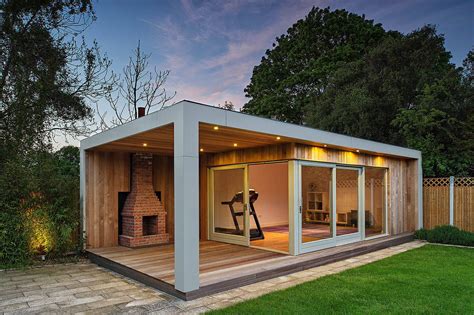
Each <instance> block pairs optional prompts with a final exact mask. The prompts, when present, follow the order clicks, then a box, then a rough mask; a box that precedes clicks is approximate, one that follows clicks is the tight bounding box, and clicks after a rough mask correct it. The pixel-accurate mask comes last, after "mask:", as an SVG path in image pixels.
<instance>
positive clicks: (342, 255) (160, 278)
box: [87, 233, 413, 300]
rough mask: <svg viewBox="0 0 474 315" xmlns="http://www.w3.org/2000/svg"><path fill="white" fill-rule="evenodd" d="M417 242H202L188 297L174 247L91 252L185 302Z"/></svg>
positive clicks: (101, 262) (93, 258)
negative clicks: (292, 250) (284, 250)
mask: <svg viewBox="0 0 474 315" xmlns="http://www.w3.org/2000/svg"><path fill="white" fill-rule="evenodd" d="M412 239H413V234H412V233H406V234H401V235H396V236H386V237H380V238H376V239H373V240H369V241H362V242H357V243H352V244H348V245H343V246H337V247H333V248H329V249H324V250H319V251H316V252H312V253H308V254H302V255H299V256H290V255H285V254H280V253H276V252H271V251H266V250H262V249H257V248H251V247H244V246H239V245H232V244H226V243H220V242H214V241H201V242H200V255H199V258H200V261H199V267H200V275H199V278H200V287H199V289H197V290H195V291H191V292H187V293H183V292H180V291H177V290H176V289H174V246H173V245H162V246H153V247H147V248H138V249H131V248H127V247H122V246H117V247H108V248H96V249H88V250H87V251H88V254H89V258H90V259H91V261H92V262H95V263H97V264H99V265H102V266H104V267H106V268H109V269H111V270H113V271H115V272H118V273H121V274H123V275H125V276H127V277H130V278H132V279H135V280H137V281H140V282H142V283H144V284H146V285H149V286H152V287H155V288H157V289H159V290H162V291H165V292H167V293H170V294H172V295H175V296H178V297H180V298H182V299H185V300H191V299H195V298H198V297H202V296H206V295H209V294H212V293H216V292H221V291H225V290H228V289H231V288H236V287H240V286H243V285H247V284H251V283H255V282H258V281H262V280H266V279H270V278H274V277H278V276H281V275H286V274H290V273H292V272H297V271H301V270H305V269H308V268H313V267H316V266H321V265H324V264H328V263H331V262H335V261H339V260H343V259H347V258H350V257H354V256H357V255H361V254H364V253H369V252H372V251H375V250H379V249H382V248H386V247H389V246H394V245H398V244H401V243H404V242H407V241H410V240H412Z"/></svg>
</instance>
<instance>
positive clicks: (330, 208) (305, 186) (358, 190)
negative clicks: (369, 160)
mask: <svg viewBox="0 0 474 315" xmlns="http://www.w3.org/2000/svg"><path fill="white" fill-rule="evenodd" d="M362 178H363V175H362V168H358V167H346V166H339V165H336V164H326V163H315V162H306V161H300V162H299V180H298V183H299V187H298V191H299V193H298V195H299V216H298V220H297V221H298V225H297V226H298V227H299V230H300V233H298V234H299V238H300V242H299V243H300V248H299V252H300V253H305V252H310V251H313V250H317V249H323V248H327V247H332V246H337V245H341V244H346V243H351V242H356V241H360V240H362V231H363V227H361V224H360V222H363V218H362V217H363V213H362V210H361V209H363V198H362V192H363V187H362V180H363V179H362Z"/></svg>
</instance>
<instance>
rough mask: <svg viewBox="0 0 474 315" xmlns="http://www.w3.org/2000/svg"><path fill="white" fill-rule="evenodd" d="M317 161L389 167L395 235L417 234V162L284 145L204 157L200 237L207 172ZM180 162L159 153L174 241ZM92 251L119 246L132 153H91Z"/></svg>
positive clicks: (158, 186) (157, 165)
mask: <svg viewBox="0 0 474 315" xmlns="http://www.w3.org/2000/svg"><path fill="white" fill-rule="evenodd" d="M291 159H301V160H311V161H319V162H332V163H340V164H349V165H365V166H378V167H385V168H388V178H389V180H388V186H387V190H388V196H387V197H388V219H389V232H390V234H400V233H404V232H411V231H414V230H415V228H416V226H417V223H418V222H417V220H418V202H417V200H418V193H419V192H418V185H417V179H418V176H417V173H418V170H417V167H418V164H417V161H415V160H404V159H397V158H392V157H383V156H372V155H368V154H363V153H354V152H347V151H340V150H335V149H330V148H319V147H312V146H309V145H303V144H294V143H282V144H278V145H269V146H263V147H257V148H248V149H240V150H233V151H227V152H222V153H204V154H200V161H199V173H200V176H199V194H200V198H199V211H200V222H199V224H200V238H201V239H202V240H206V239H207V226H208V223H207V220H208V209H207V190H208V187H207V175H208V174H207V170H208V167H210V166H219V165H230V164H237V163H255V162H268V161H281V160H291ZM173 161H174V158H173V156H162V155H156V156H154V159H153V183H154V186H155V190H157V191H161V198H162V202H163V204H164V206H165V209H166V211H167V232H168V233H169V234H170V238H171V239H173V238H174V174H173V172H174V162H173ZM85 175H86V188H85V193H86V196H85V198H86V199H85V206H86V212H85V215H86V229H87V247H88V248H97V247H110V246H116V245H118V193H119V192H127V191H129V186H130V153H122V152H103V151H87V152H86V174H85Z"/></svg>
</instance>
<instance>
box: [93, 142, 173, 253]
mask: <svg viewBox="0 0 474 315" xmlns="http://www.w3.org/2000/svg"><path fill="white" fill-rule="evenodd" d="M173 172H174V167H173V157H172V156H161V155H159V156H158V155H154V156H153V185H154V188H155V191H161V201H162V203H163V205H164V206H165V209H166V211H167V215H166V216H167V219H166V228H167V232H168V233H169V234H170V239H173V237H174V176H173ZM128 191H130V153H121V152H102V151H87V152H86V197H85V198H86V199H85V205H86V212H85V215H86V231H87V233H86V245H87V247H88V248H98V247H110V246H117V245H118V230H119V227H118V224H119V223H118V222H119V213H118V206H119V205H118V195H119V192H128Z"/></svg>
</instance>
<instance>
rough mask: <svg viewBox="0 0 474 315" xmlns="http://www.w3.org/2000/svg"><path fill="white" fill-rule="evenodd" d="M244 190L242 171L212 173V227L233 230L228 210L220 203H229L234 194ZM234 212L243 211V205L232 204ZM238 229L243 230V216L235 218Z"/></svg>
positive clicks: (238, 169)
mask: <svg viewBox="0 0 474 315" xmlns="http://www.w3.org/2000/svg"><path fill="white" fill-rule="evenodd" d="M243 189H244V170H243V169H241V168H236V169H228V170H216V171H215V172H214V226H215V227H216V228H224V229H232V230H233V229H235V225H234V221H233V218H232V215H231V213H230V208H229V206H228V205H226V204H222V202H226V201H231V200H232V199H233V198H234V196H235V194H236V193H238V192H241V191H243ZM232 207H233V209H234V211H235V212H242V211H243V204H242V203H239V202H234V203H233V205H232ZM237 222H238V223H239V227H240V229H243V226H244V225H243V216H238V217H237Z"/></svg>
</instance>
